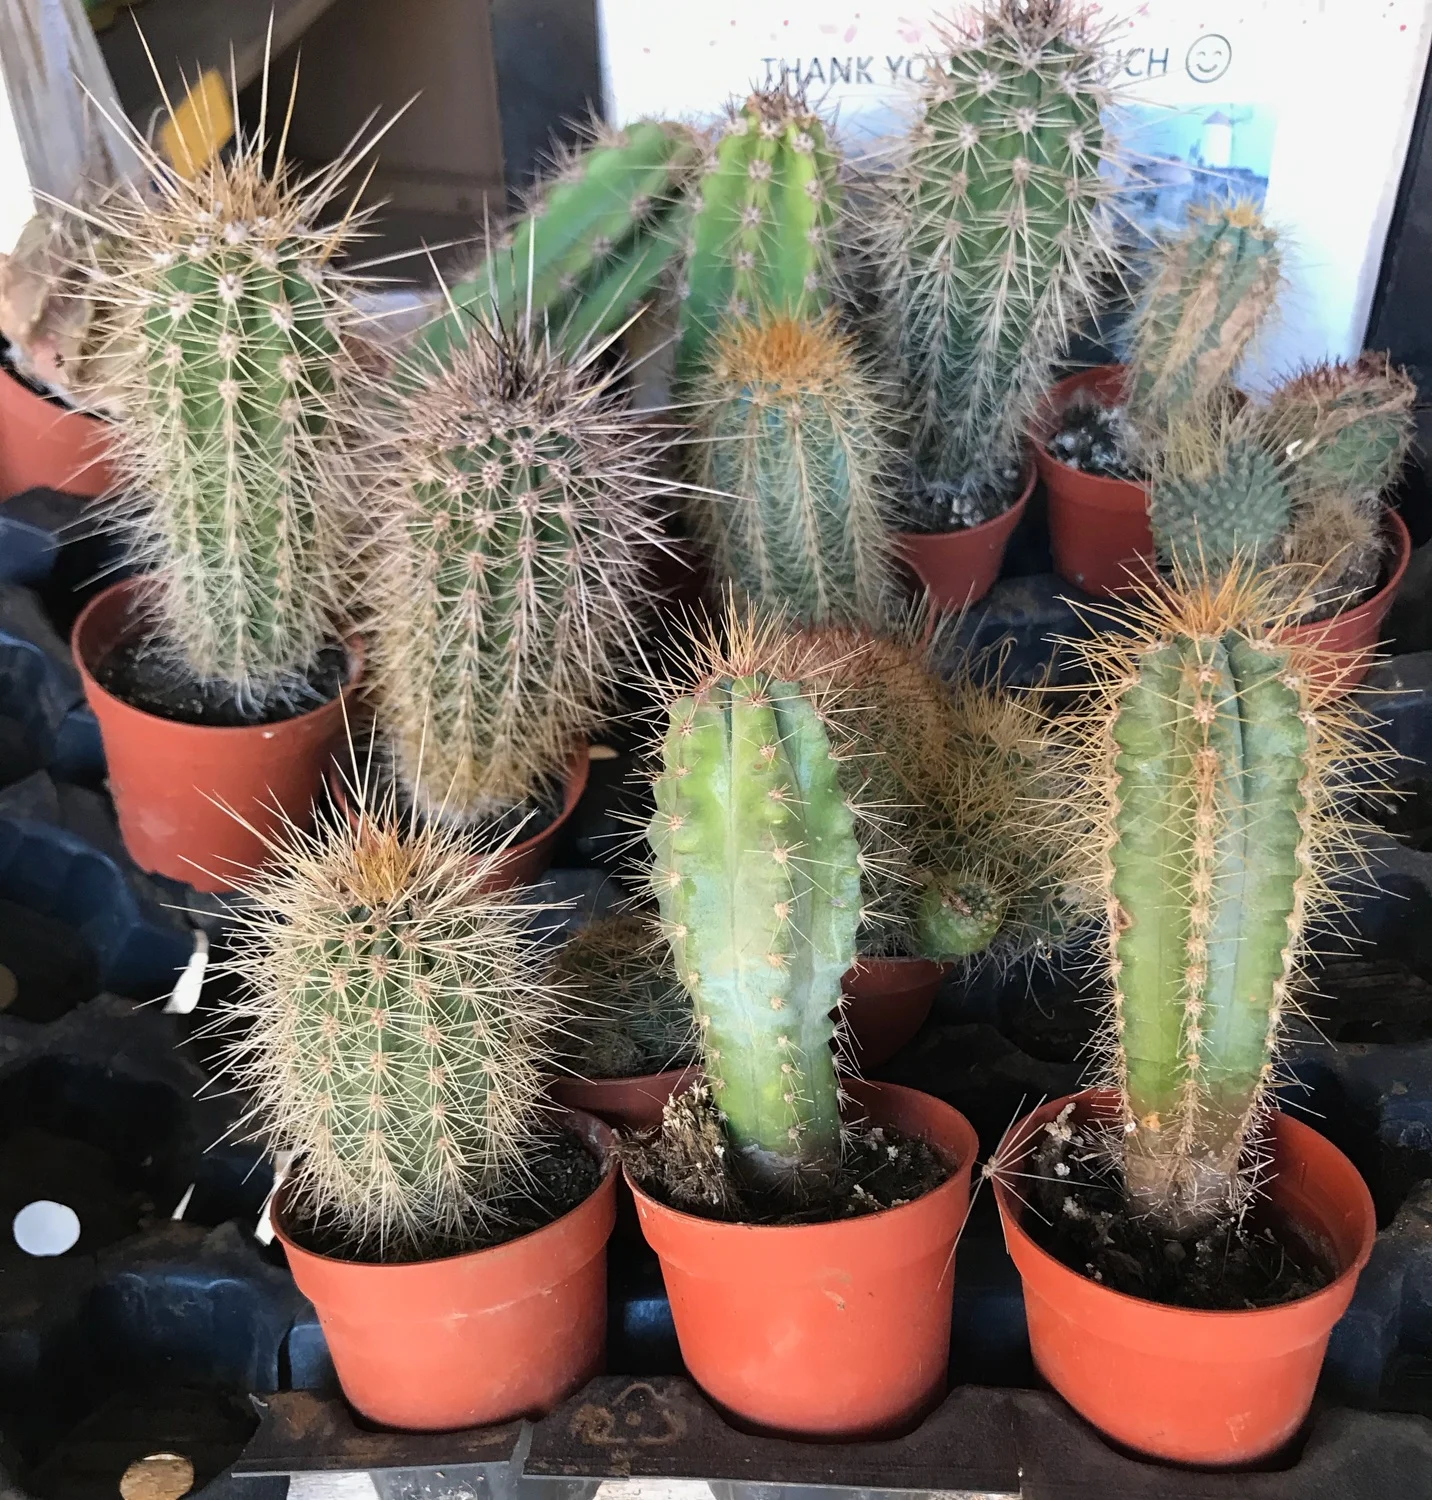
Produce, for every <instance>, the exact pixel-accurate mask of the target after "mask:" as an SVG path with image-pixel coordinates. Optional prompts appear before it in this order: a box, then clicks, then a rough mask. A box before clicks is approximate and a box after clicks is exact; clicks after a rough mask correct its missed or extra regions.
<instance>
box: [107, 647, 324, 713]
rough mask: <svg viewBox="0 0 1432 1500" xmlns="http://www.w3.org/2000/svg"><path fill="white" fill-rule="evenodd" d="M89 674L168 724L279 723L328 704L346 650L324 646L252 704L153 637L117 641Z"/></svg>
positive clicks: (108, 688) (120, 696) (121, 696)
mask: <svg viewBox="0 0 1432 1500" xmlns="http://www.w3.org/2000/svg"><path fill="white" fill-rule="evenodd" d="M94 675H95V680H96V681H97V682H98V683H99V685H100V686H101V687H102V688H104V689H105V691H106V692H109V693H113V694H114V696H115V697H116V698H119V699H121V700H122V701H123V702H125V703H128V704H130V705H131V706H132V707H134V708H139V709H143V710H144V712H145V713H150V714H155V715H157V716H158V717H159V718H161V719H168V720H169V721H170V722H171V723H174V724H202V725H204V726H205V727H207V728H210V729H240V728H245V727H247V726H250V725H255V724H281V723H282V722H283V721H284V720H285V719H296V718H298V717H299V715H300V714H306V713H311V712H312V711H313V710H314V709H315V708H321V707H322V706H323V705H324V704H325V703H331V702H332V701H333V700H334V699H335V698H336V697H337V696H338V694H339V692H340V691H341V689H342V687H343V684H344V683H345V682H346V681H347V678H348V653H347V651H345V650H344V648H343V647H342V646H338V645H333V646H325V647H324V648H323V650H322V651H320V652H319V654H318V659H317V660H316V661H315V663H314V664H313V666H312V667H311V668H310V669H309V671H308V672H307V673H306V674H304V675H303V676H299V675H298V674H296V673H295V674H294V675H293V676H292V678H291V679H290V680H289V681H287V682H286V683H284V684H283V685H282V686H281V687H279V688H277V689H275V690H274V691H273V692H272V693H270V694H269V695H268V697H267V698H265V699H264V700H262V701H260V702H257V703H239V702H238V701H237V700H236V699H235V697H234V693H233V689H232V688H230V687H226V686H225V685H224V684H223V683H218V682H206V681H203V680H202V679H200V678H197V677H195V676H194V674H193V673H192V672H191V671H189V669H188V667H187V666H185V665H184V664H183V663H182V662H181V661H179V660H178V659H177V658H176V657H175V655H174V653H173V652H172V651H169V650H166V649H164V648H163V647H162V646H160V645H159V644H158V643H157V642H156V641H155V639H154V638H153V637H148V638H141V639H139V640H133V641H125V642H122V643H121V644H120V645H118V646H116V647H115V648H114V650H112V651H111V652H110V653H109V655H108V656H106V657H105V658H104V660H103V661H102V662H100V664H99V665H98V667H97V668H96V669H95V674H94Z"/></svg>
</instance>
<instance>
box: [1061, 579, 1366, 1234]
mask: <svg viewBox="0 0 1432 1500" xmlns="http://www.w3.org/2000/svg"><path fill="white" fill-rule="evenodd" d="M1250 578H1252V575H1251V574H1250V573H1248V572H1246V571H1242V570H1234V571H1233V572H1231V573H1229V574H1228V575H1226V576H1225V577H1224V578H1223V579H1222V580H1221V581H1220V582H1218V583H1216V584H1214V583H1208V582H1206V581H1204V582H1200V581H1197V580H1191V579H1190V578H1189V577H1188V576H1187V575H1182V576H1179V577H1177V578H1176V579H1175V580H1174V582H1173V584H1172V585H1171V586H1169V587H1167V588H1158V589H1155V588H1151V589H1150V591H1149V593H1148V595H1147V597H1146V598H1145V600H1144V601H1143V602H1142V604H1141V606H1140V607H1139V608H1138V609H1136V610H1135V611H1134V612H1133V613H1132V615H1131V619H1130V621H1129V624H1130V627H1131V633H1130V634H1128V635H1123V634H1108V635H1104V636H1100V637H1096V638H1095V639H1093V640H1092V641H1086V642H1084V643H1082V644H1079V643H1074V644H1076V647H1077V649H1078V650H1079V651H1080V652H1081V654H1082V656H1083V658H1084V660H1085V663H1086V664H1087V666H1088V667H1089V669H1090V672H1091V674H1092V677H1093V685H1094V691H1093V694H1092V696H1091V699H1090V700H1089V706H1088V707H1087V709H1086V710H1084V711H1083V712H1082V714H1081V715H1080V716H1079V718H1078V720H1077V722H1076V724H1075V726H1074V727H1075V728H1077V729H1080V730H1082V731H1083V733H1082V735H1081V736H1080V738H1079V743H1078V748H1077V749H1076V751H1075V753H1074V757H1073V764H1072V769H1074V770H1076V771H1077V773H1078V775H1079V778H1080V780H1081V781H1082V786H1080V785H1077V784H1076V790H1075V792H1074V794H1073V795H1074V805H1073V806H1072V807H1071V808H1070V809H1069V812H1070V815H1071V817H1077V816H1078V815H1079V814H1080V813H1081V812H1089V813H1091V814H1092V823H1093V825H1094V826H1093V827H1092V829H1091V830H1090V837H1091V839H1092V841H1093V843H1094V845H1095V847H1100V848H1102V849H1103V850H1105V851H1106V853H1105V856H1104V858H1103V860H1102V864H1103V874H1102V884H1103V887H1104V891H1105V894H1106V897H1107V902H1108V923H1107V930H1108V944H1109V959H1110V968H1109V978H1110V989H1111V994H1110V1009H1109V1015H1108V1025H1107V1027H1106V1033H1105V1044H1106V1048H1107V1053H1108V1057H1109V1060H1110V1081H1111V1083H1112V1084H1113V1086H1114V1087H1116V1088H1117V1089H1118V1090H1119V1091H1120V1093H1121V1096H1122V1099H1123V1117H1124V1122H1125V1125H1124V1131H1123V1132H1121V1133H1120V1136H1119V1140H1120V1144H1121V1150H1122V1155H1123V1165H1124V1172H1125V1180H1126V1187H1127V1192H1128V1196H1129V1199H1130V1201H1131V1203H1132V1205H1133V1206H1134V1207H1135V1209H1136V1210H1137V1211H1138V1212H1141V1213H1147V1214H1149V1215H1150V1216H1151V1217H1152V1219H1153V1221H1154V1223H1155V1224H1156V1225H1157V1226H1158V1228H1159V1229H1160V1230H1162V1231H1163V1232H1164V1233H1167V1234H1169V1235H1172V1236H1185V1235H1188V1234H1191V1233H1194V1232H1197V1231H1199V1230H1200V1229H1202V1228H1203V1227H1205V1226H1206V1225H1208V1224H1209V1223H1211V1222H1214V1221H1216V1220H1218V1219H1220V1218H1222V1217H1225V1216H1227V1215H1229V1214H1231V1213H1232V1212H1234V1211H1235V1210H1236V1209H1237V1208H1238V1207H1239V1206H1240V1204H1242V1203H1243V1202H1244V1201H1245V1198H1246V1192H1247V1189H1248V1187H1249V1185H1250V1183H1251V1182H1252V1181H1253V1180H1254V1176H1255V1171H1254V1169H1255V1167H1256V1164H1257V1151H1258V1139H1259V1125H1260V1118H1261V1115H1262V1112H1263V1111H1264V1110H1265V1109H1266V1108H1267V1107H1268V1104H1269V1100H1270V1097H1271V1096H1270V1090H1271V1088H1272V1086H1273V1083H1274V1076H1275V1068H1276V1060H1277V1048H1278V1041H1279V1037H1280V1034H1281V1031H1282V1027H1283V1023H1284V1021H1285V1020H1286V1019H1287V1017H1288V1016H1289V1015H1290V1014H1291V1013H1292V1011H1293V1007H1294V1005H1295V993H1296V986H1297V978H1298V974H1299V969H1300V965H1301V963H1302V960H1303V958H1304V956H1305V954H1306V951H1307V943H1308V935H1309V933H1310V931H1312V930H1314V929H1315V928H1316V926H1317V923H1318V921H1319V919H1320V918H1321V917H1323V916H1324V915H1325V914H1326V913H1327V911H1328V910H1329V908H1330V906H1332V905H1333V904H1335V900H1336V898H1335V897H1334V896H1333V895H1332V893H1331V892H1330V890H1329V886H1328V876H1329V874H1330V873H1331V871H1332V870H1333V869H1334V868H1335V867H1336V866H1337V863H1338V861H1339V860H1340V859H1343V858H1346V857H1357V851H1358V845H1357V842H1356V839H1355V837H1354V834H1355V832H1356V830H1355V828H1354V826H1353V815H1352V814H1351V813H1350V812H1349V808H1348V799H1349V798H1350V797H1352V796H1356V795H1361V794H1363V793H1366V792H1369V791H1372V790H1375V788H1376V784H1377V782H1378V780H1379V777H1380V776H1381V775H1383V774H1385V764H1386V759H1387V757H1386V756H1384V755H1383V754H1381V753H1379V751H1378V750H1377V749H1376V748H1363V749H1359V746H1358V741H1357V740H1356V739H1355V737H1354V720H1353V718H1352V717H1351V712H1352V711H1350V710H1345V709H1343V708H1342V707H1340V706H1339V704H1338V702H1337V701H1336V699H1335V696H1334V691H1335V690H1331V689H1328V688H1326V687H1321V686H1320V685H1319V683H1320V681H1322V682H1325V681H1327V668H1328V664H1329V659H1328V658H1327V657H1326V655H1325V653H1323V652H1322V651H1321V650H1320V649H1318V648H1309V647H1305V646H1295V647H1288V646H1281V645H1279V644H1278V643H1277V638H1276V628H1274V629H1270V628H1269V626H1268V625H1267V624H1266V623H1265V622H1266V621H1268V620H1269V619H1270V618H1272V619H1275V620H1276V618H1277V611H1276V608H1275V606H1273V605H1272V604H1271V602H1270V598H1269V595H1268V593H1267V587H1266V582H1250V581H1249V580H1250ZM1359 762H1360V764H1359ZM1354 766H1356V769H1357V772H1358V775H1357V777H1356V785H1355V786H1354V778H1353V777H1352V776H1350V774H1349V772H1350V770H1351V769H1352V768H1353V767H1354ZM1091 799H1093V800H1092V805H1090V803H1091Z"/></svg>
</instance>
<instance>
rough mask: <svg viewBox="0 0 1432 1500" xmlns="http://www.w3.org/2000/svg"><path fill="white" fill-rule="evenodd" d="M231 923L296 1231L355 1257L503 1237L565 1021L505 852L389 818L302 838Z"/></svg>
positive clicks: (264, 1121) (425, 1251)
mask: <svg viewBox="0 0 1432 1500" xmlns="http://www.w3.org/2000/svg"><path fill="white" fill-rule="evenodd" d="M273 853H274V856H275V858H274V861H273V863H272V864H271V866H269V867H268V868H267V869H266V870H265V871H264V872H262V873H261V874H258V875H256V876H255V877H253V880H252V883H251V884H250V885H249V886H248V889H247V894H248V895H249V896H250V897H251V898H252V900H251V902H250V903H249V904H246V905H245V906H243V907H242V908H238V909H236V910H235V912H234V919H235V929H234V934H233V937H232V939H231V947H232V963H231V967H232V971H233V972H234V973H235V974H237V975H238V977H239V978H240V980H241V981H243V982H242V985H241V986H240V988H239V990H238V992H237V994H236V996H235V998H233V999H231V1000H225V1001H224V1002H223V1014H222V1015H221V1016H220V1017H219V1019H218V1022H217V1024H218V1025H219V1026H220V1027H222V1029H223V1033H224V1034H225V1035H226V1036H230V1037H233V1038H235V1039H234V1040H232V1041H230V1042H229V1043H228V1044H227V1057H226V1070H227V1074H228V1076H229V1078H230V1079H231V1080H232V1081H233V1083H234V1084H236V1085H237V1086H238V1087H239V1088H240V1089H241V1090H243V1091H244V1092H245V1093H246V1094H247V1096H248V1097H249V1099H250V1100H251V1101H252V1102H251V1108H250V1113H249V1115H248V1116H247V1118H246V1121H245V1124H246V1126H247V1127H248V1128H250V1129H251V1130H252V1131H253V1133H254V1138H256V1139H262V1140H264V1141H265V1142H267V1143H268V1144H269V1145H270V1146H272V1147H274V1148H276V1149H288V1150H293V1151H296V1152H297V1153H298V1156H297V1161H296V1164H295V1166H294V1168H293V1171H292V1175H291V1177H290V1179H289V1186H288V1189H287V1192H288V1198H287V1203H286V1213H287V1218H288V1223H289V1225H290V1226H297V1227H300V1228H302V1227H307V1228H309V1229H312V1230H317V1231H319V1232H320V1233H322V1234H323V1235H324V1236H325V1238H328V1237H335V1238H336V1239H337V1240H338V1241H339V1242H340V1243H341V1245H342V1247H343V1253H345V1254H351V1255H353V1256H355V1257H357V1258H361V1259H378V1260H384V1261H389V1260H411V1259H419V1258H429V1257H433V1256H437V1255H442V1254H451V1253H453V1252H455V1251H458V1250H464V1249H471V1248H473V1246H474V1245H475V1244H478V1243H481V1241H482V1239H483V1238H484V1237H485V1236H487V1235H489V1234H490V1233H491V1232H492V1231H493V1230H494V1229H497V1228H500V1226H501V1225H502V1223H503V1222H504V1208H503V1198H504V1195H511V1194H512V1193H513V1191H514V1189H518V1190H520V1189H521V1187H522V1186H523V1183H524V1181H526V1180H527V1176H526V1166H525V1164H526V1161H527V1159H528V1158H529V1156H530V1155H531V1154H532V1152H533V1149H534V1147H535V1146H536V1145H537V1143H538V1139H539V1137H540V1136H541V1134H542V1133H543V1131H544V1126H545V1128H547V1129H550V1124H548V1123H547V1121H546V1117H545V1115H544V1110H543V1098H544V1093H543V1091H544V1085H545V1081H546V1076H547V1072H548V1070H549V1068H550V1064H551V1059H552V1057H553V1055H554V1052H555V1045H554V1044H555V1042H556V1039H557V1034H558V1031H559V1029H560V1028H561V1027H562V1026H563V1025H564V1023H565V1021H566V1019H567V1016H568V1012H569V1009H570V1006H569V1005H568V1003H567V1000H566V997H564V995H563V993H562V991H561V990H560V988H559V987H557V986H555V985H553V984H552V983H551V982H550V981H546V980H544V979H543V977H542V975H543V967H544V966H543V963H542V959H541V956H540V948H539V946H538V943H537V937H538V936H539V934H538V933H537V932H536V931H535V930H534V927H533V918H534V916H538V915H540V914H542V913H544V912H546V911H549V910H551V908H550V907H547V906H543V905H542V904H540V903H537V902H533V901H531V900H523V899H521V898H520V897H514V896H513V895H512V894H511V893H510V892H508V893H497V894H494V893H491V892H489V891H488V890H487V889H486V884H487V882H488V881H489V880H490V879H491V877H492V874H493V870H494V868H495V864H496V860H497V857H498V856H497V855H495V854H494V855H489V856H484V857H480V858H475V857H474V855H473V853H472V851H471V849H470V848H469V847H467V846H466V845H465V844H464V843H463V842H461V841H460V840H458V839H456V838H455V837H454V836H452V835H450V834H447V833H445V832H444V831H443V830H441V829H439V828H437V827H435V826H429V827H428V828H426V829H422V830H416V831H414V830H408V829H404V828H402V827H399V826H398V825H397V823H396V822H395V821H394V815H393V809H392V807H391V806H388V807H386V808H378V809H376V810H369V809H365V810H364V811H363V812H362V813H361V815H360V816H359V817H358V818H356V819H355V820H354V821H353V822H352V823H351V824H350V823H349V822H347V821H345V820H341V819H340V820H329V821H327V822H324V823H321V824H320V825H319V827H318V829H317V831H316V832H314V833H312V834H302V833H299V832H298V831H297V830H294V829H289V830H288V831H287V832H285V833H283V834H281V835H280V836H279V837H278V838H277V839H276V840H275V842H274V846H273Z"/></svg>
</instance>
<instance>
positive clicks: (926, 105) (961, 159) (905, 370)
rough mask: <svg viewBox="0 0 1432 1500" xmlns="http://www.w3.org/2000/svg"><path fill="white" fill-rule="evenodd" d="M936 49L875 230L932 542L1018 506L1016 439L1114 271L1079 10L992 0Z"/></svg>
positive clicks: (1090, 57)
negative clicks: (941, 533)
mask: <svg viewBox="0 0 1432 1500" xmlns="http://www.w3.org/2000/svg"><path fill="white" fill-rule="evenodd" d="M944 41H945V44H946V48H945V49H943V50H947V53H948V60H947V61H946V60H943V59H941V58H931V59H930V60H929V62H928V65H927V70H926V76H925V81H924V83H923V84H922V85H921V99H920V110H919V114H918V117H917V120H916V123H915V125H914V127H913V129H912V131H911V133H910V135H909V138H908V141H907V145H906V155H905V159H904V161H903V162H902V163H901V164H900V165H899V166H898V167H897V169H896V170H895V171H894V172H893V173H892V174H891V178H890V185H889V188H888V190H887V191H886V192H885V193H883V194H881V195H879V197H878V198H877V201H876V205H875V213H874V215H873V219H872V224H871V231H870V238H871V240H872V245H873V249H874V252H875V257H876V260H877V262H878V263H879V265H880V266H881V268H882V272H881V279H882V281H883V283H884V293H883V297H884V303H885V306H886V308H887V310H888V322H889V326H890V330H891V332H892V334H893V339H894V346H895V348H894V352H895V356H896V362H897V366H898V368H899V369H900V371H901V374H902V378H903V381H904V384H905V388H906V404H907V406H908V409H909V412H910V417H911V426H912V447H911V462H912V468H913V474H912V478H911V484H912V495H911V504H912V517H911V524H912V525H917V526H919V527H920V528H921V529H926V530H945V529H949V528H950V527H951V526H960V525H972V524H976V523H978V522H981V521H985V520H988V519H990V518H991V517H992V516H995V515H998V514H999V513H1000V512H1001V511H1003V510H1005V509H1006V508H1007V507H1008V505H1009V503H1010V502H1011V501H1012V500H1013V498H1014V491H1015V489H1016V487H1017V485H1018V482H1019V470H1020V464H1021V456H1020V453H1021V444H1022V442H1023V437H1024V432H1025V428H1026V426H1027V424H1028V422H1029V419H1030V418H1031V416H1032V415H1033V414H1034V411H1035V409H1036V407H1037V405H1038V403H1039V401H1040V400H1041V399H1042V398H1043V396H1044V393H1045V391H1046V390H1047V389H1048V387H1049V385H1050V382H1051V378H1052V372H1053V369H1054V366H1055V363H1056V362H1057V361H1058V360H1059V358H1060V357H1061V356H1062V354H1063V353H1064V350H1065V348H1066V346H1067V343H1068V340H1069V337H1070V335H1071V334H1072V332H1073V331H1074V329H1075V327H1076V326H1077V325H1078V323H1079V322H1080V320H1081V319H1082V318H1083V317H1084V316H1086V314H1088V313H1089V312H1090V311H1091V310H1092V309H1093V307H1094V305H1095V299H1096V290H1097V284H1098V281H1099V279H1100V277H1101V275H1103V274H1104V273H1105V272H1106V271H1108V270H1110V269H1112V268H1113V266H1114V265H1115V256H1114V251H1113V248H1112V239H1111V237H1110V234H1109V232H1108V229H1107V226H1106V223H1105V214H1104V213H1103V212H1102V208H1103V205H1104V203H1105V200H1106V199H1107V197H1108V195H1109V192H1110V187H1109V179H1108V178H1107V177H1105V176H1104V175H1101V169H1102V168H1103V166H1104V165H1105V163H1106V162H1107V161H1108V160H1109V158H1110V154H1111V150H1112V147H1111V143H1110V141H1109V140H1108V138H1107V136H1106V133H1105V130H1104V127H1103V125H1102V124H1101V122H1100V111H1101V110H1102V109H1103V107H1104V105H1105V104H1106V103H1107V102H1108V99H1109V93H1108V90H1107V88H1106V87H1105V85H1104V83H1103V81H1102V80H1103V77H1104V72H1105V69H1106V67H1107V59H1106V57H1105V55H1104V49H1103V45H1102V39H1101V37H1100V36H1099V35H1098V34H1097V33H1095V32H1094V31H1093V30H1092V29H1090V28H1089V26H1088V25H1087V24H1086V21H1085V19H1084V8H1083V7H1080V6H1077V5H1075V4H1073V3H1064V0H1051V3H1041V4H1039V5H1028V4H1025V3H1024V0H987V3H986V4H985V5H984V6H983V8H982V9H980V10H979V11H978V12H977V14H976V16H975V18H974V21H973V24H972V25H971V27H970V29H969V30H968V31H967V32H966V33H965V34H962V35H955V34H951V35H948V36H946V37H945V38H944Z"/></svg>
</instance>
